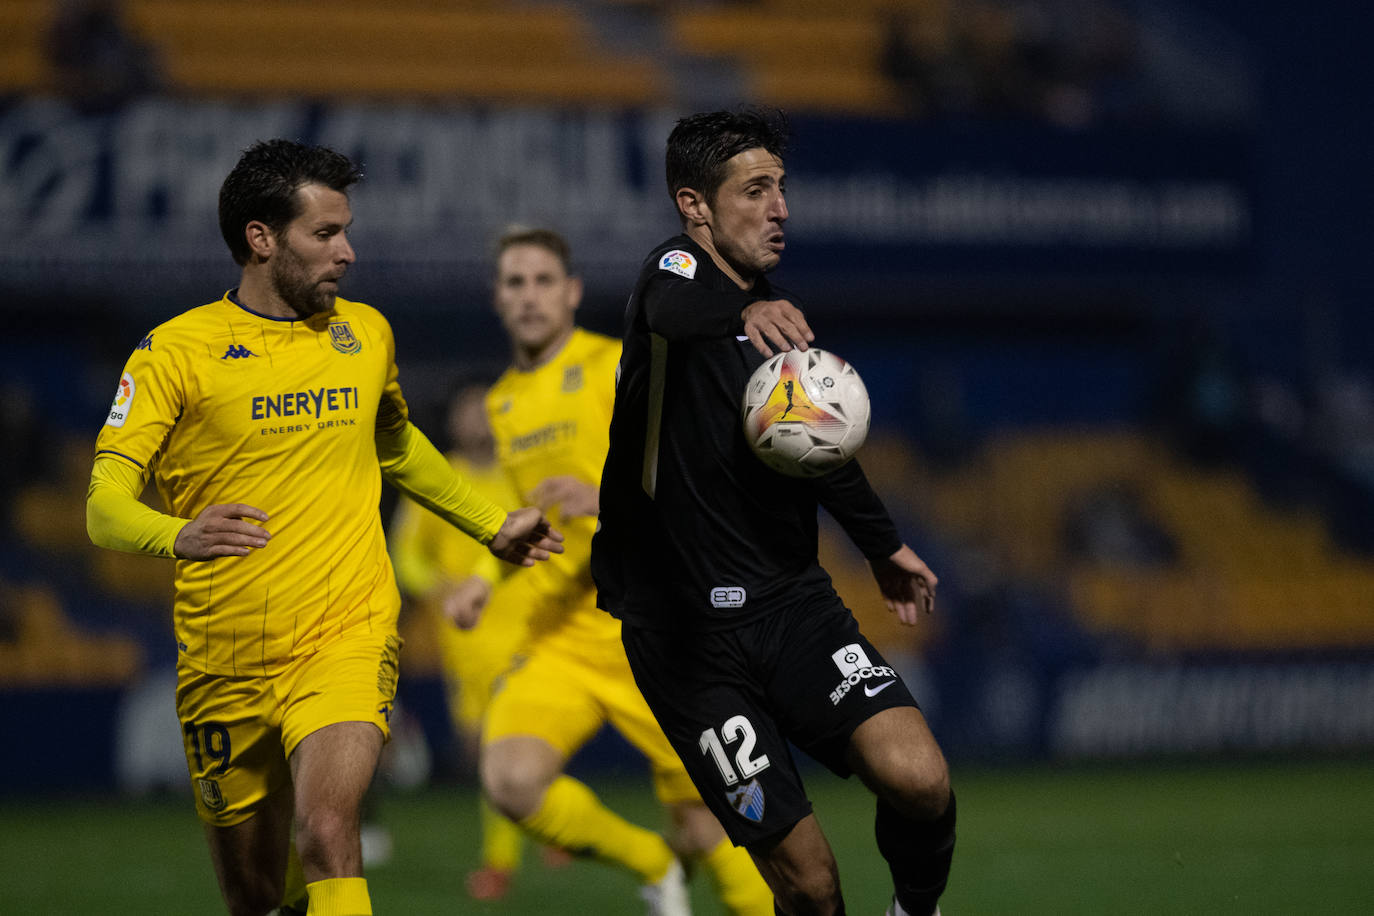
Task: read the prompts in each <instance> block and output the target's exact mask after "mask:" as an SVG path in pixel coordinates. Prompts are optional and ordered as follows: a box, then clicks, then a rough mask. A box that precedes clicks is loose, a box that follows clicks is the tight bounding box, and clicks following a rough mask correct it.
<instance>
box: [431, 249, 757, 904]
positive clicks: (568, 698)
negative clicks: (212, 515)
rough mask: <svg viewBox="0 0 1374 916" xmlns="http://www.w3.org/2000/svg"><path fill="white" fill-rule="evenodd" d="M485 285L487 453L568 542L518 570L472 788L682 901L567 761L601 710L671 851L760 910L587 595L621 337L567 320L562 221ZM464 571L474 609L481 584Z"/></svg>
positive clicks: (524, 823) (666, 867) (571, 280)
mask: <svg viewBox="0 0 1374 916" xmlns="http://www.w3.org/2000/svg"><path fill="white" fill-rule="evenodd" d="M495 287H496V288H495V305H496V310H497V313H498V314H499V316H500V318H501V322H502V324H503V325H504V327H505V329H506V332H507V334H508V335H509V337H510V340H511V344H512V351H513V363H514V364H513V365H512V366H511V367H510V368H509V369H508V370H507V371H506V372H505V374H504V375H502V376H501V378H500V379H499V380H498V381H497V383H496V384H495V385H494V386H493V387H492V390H491V391H490V393H489V394H488V395H487V406H488V413H489V416H490V419H491V426H492V432H493V435H494V437H495V440H496V453H497V458H498V460H499V461H500V462H501V465H502V466H503V467H504V468H505V469H506V471H507V472H508V473H509V474H510V477H511V480H512V482H513V483H514V486H515V490H516V493H517V494H518V495H519V496H520V497H521V499H522V500H529V501H532V502H534V503H536V504H537V505H540V506H542V507H544V508H545V510H546V511H547V512H549V514H550V517H551V519H553V520H554V522H555V524H557V525H558V526H559V529H560V530H561V531H563V532H564V535H565V537H566V541H565V544H564V546H565V548H566V550H565V552H564V553H563V555H562V556H560V557H558V558H555V560H554V561H551V562H550V563H544V564H541V565H540V566H539V567H538V568H537V569H530V570H520V571H518V572H517V573H516V574H515V578H521V579H526V580H529V581H530V583H531V585H532V587H533V590H534V591H535V592H537V593H538V595H539V601H538V603H537V605H536V606H535V608H534V610H533V612H532V613H531V614H530V617H529V626H530V641H529V644H528V645H527V647H526V648H525V651H524V653H523V655H524V657H525V658H524V662H523V664H521V665H520V666H519V667H517V668H515V669H514V670H512V671H511V672H510V673H508V674H507V675H506V676H505V677H504V678H503V679H502V685H501V688H500V690H499V691H498V692H497V693H496V695H495V696H494V697H493V699H492V704H491V707H490V709H489V710H488V711H487V718H486V723H485V726H484V729H483V747H482V759H481V776H482V786H483V789H484V790H485V792H486V794H487V796H488V798H489V799H490V800H491V802H492V804H493V805H495V807H496V808H497V810H499V811H501V812H503V813H505V814H506V815H507V816H509V817H510V818H511V819H512V820H514V821H515V822H516V823H518V824H519V825H520V826H521V827H523V828H524V829H525V830H526V831H527V832H529V833H530V834H531V835H532V836H534V837H536V838H537V839H539V840H540V841H542V842H544V843H548V844H550V845H553V846H558V847H561V848H563V849H567V850H569V851H571V852H574V853H575V854H579V855H583V856H587V857H591V858H595V859H598V860H600V861H604V862H608V863H611V864H615V865H619V866H622V867H624V868H627V869H629V870H630V871H632V872H634V873H635V874H636V875H637V876H638V877H639V879H640V881H641V882H642V891H641V893H642V896H643V897H644V898H645V900H646V901H647V903H648V906H649V912H650V913H662V914H679V913H686V912H688V903H687V899H686V891H685V887H684V884H683V870H682V866H681V864H680V863H679V862H678V859H677V855H676V854H675V852H674V848H673V847H671V846H670V845H669V843H668V842H666V841H665V840H664V839H663V838H662V837H660V836H659V835H658V834H656V833H653V832H651V831H649V830H645V829H644V828H642V827H639V826H636V825H634V824H631V823H629V822H628V821H626V820H625V819H624V818H622V817H620V816H619V815H617V814H615V813H614V812H612V811H610V810H609V809H607V808H606V807H605V806H604V805H602V804H601V802H600V800H599V799H598V798H597V797H596V795H595V794H593V793H592V791H591V790H590V789H589V788H588V787H587V786H586V785H584V784H583V783H581V782H578V781H577V780H575V779H573V778H571V777H570V776H567V775H566V774H565V773H564V772H563V770H564V767H565V765H566V764H567V762H568V759H569V758H570V757H571V756H572V755H573V754H574V753H575V752H576V751H577V750H578V749H579V748H580V747H582V745H583V744H585V743H586V742H587V741H588V740H589V739H590V738H592V737H593V736H594V735H595V734H596V732H597V731H598V730H599V729H600V728H601V726H602V725H603V724H604V723H606V722H609V723H610V724H611V725H612V726H613V727H615V728H616V730H617V731H619V732H620V733H621V734H622V735H623V736H624V737H625V738H626V739H627V740H628V741H629V742H630V743H631V744H632V745H634V746H635V747H636V748H638V749H639V750H640V751H641V752H643V753H644V755H645V756H646V757H647V758H648V760H649V764H650V767H651V769H652V772H653V779H654V787H655V792H656V794H657V796H658V798H659V800H660V801H661V802H662V803H663V804H664V805H665V806H666V807H667V808H668V809H669V811H670V812H671V815H672V819H673V824H674V844H673V846H675V847H676V850H677V851H678V852H679V853H681V854H683V855H686V856H689V857H691V858H694V859H697V860H699V861H700V862H701V863H702V864H704V865H705V866H706V868H707V870H708V871H710V873H711V874H712V876H713V878H714V879H715V881H716V884H717V886H718V888H719V890H720V893H721V898H722V900H723V901H724V902H725V904H726V906H727V908H728V909H729V910H730V911H731V912H733V913H741V914H751V916H754V914H757V916H768V914H772V912H773V898H772V895H771V894H770V893H769V892H768V889H767V886H766V885H765V884H764V882H763V880H762V878H761V877H760V876H759V874H758V871H757V869H755V867H754V865H753V863H752V862H751V861H750V859H749V858H748V856H747V855H746V854H745V853H744V851H743V850H740V849H736V848H735V847H733V846H732V845H731V844H730V842H729V841H728V840H726V839H725V834H724V832H723V830H722V829H721V827H720V824H719V823H718V822H717V821H716V819H715V817H714V816H713V815H711V814H710V813H709V812H708V811H707V809H706V808H705V806H704V805H703V804H702V802H701V798H700V796H698V795H697V793H696V790H695V789H693V787H692V785H691V781H690V780H689V779H688V778H687V774H686V771H685V769H684V768H683V766H682V762H681V761H680V760H679V759H678V757H677V755H676V754H675V753H674V752H673V751H672V748H671V746H670V745H669V744H668V742H667V739H666V738H665V737H664V735H663V732H662V731H661V730H660V729H659V727H658V725H657V724H656V723H655V721H654V719H653V716H652V714H651V713H650V712H649V708H648V706H647V705H646V704H645V702H644V700H643V698H642V697H641V696H640V694H639V690H638V688H637V687H636V686H635V682H634V678H633V677H632V675H631V674H630V669H629V665H628V663H627V662H626V660H625V653H624V650H623V648H622V647H621V645H620V624H619V622H618V621H617V620H615V619H614V618H612V617H610V616H609V615H608V614H606V613H605V612H603V611H601V610H599V609H598V608H597V606H596V590H595V587H594V585H593V583H592V579H591V573H590V567H589V565H588V564H589V560H590V556H591V537H592V532H593V531H594V529H595V527H596V514H597V499H598V488H599V483H600V479H601V467H602V464H603V462H604V461H605V457H606V449H607V444H608V427H609V422H610V417H611V410H612V407H613V405H614V401H615V376H616V364H617V362H618V361H619V359H620V343H619V341H616V340H614V339H612V338H609V337H605V336H602V335H600V334H594V333H591V332H588V331H586V330H583V329H581V328H578V327H576V326H575V324H574V312H575V310H576V308H577V306H578V304H579V302H580V300H581V293H582V287H581V282H580V280H579V279H578V278H577V277H576V276H574V275H572V274H571V273H570V270H569V253H568V246H567V243H566V242H565V241H564V240H563V239H562V237H561V236H559V235H558V234H557V233H554V232H550V231H547V230H539V229H532V230H514V231H512V232H511V233H508V234H507V235H506V236H504V237H503V238H502V239H501V241H500V243H499V245H498V258H497V269H496V277H495ZM467 584H470V586H471V589H470V599H471V600H470V608H469V610H470V611H475V610H476V609H478V608H480V606H481V604H482V601H483V599H484V596H485V595H486V593H487V588H488V586H487V585H486V584H485V583H484V582H482V581H480V580H476V581H472V582H470V583H467ZM457 603H458V602H455V605H456V604H457ZM459 616H460V617H461V616H462V615H461V612H460V613H459Z"/></svg>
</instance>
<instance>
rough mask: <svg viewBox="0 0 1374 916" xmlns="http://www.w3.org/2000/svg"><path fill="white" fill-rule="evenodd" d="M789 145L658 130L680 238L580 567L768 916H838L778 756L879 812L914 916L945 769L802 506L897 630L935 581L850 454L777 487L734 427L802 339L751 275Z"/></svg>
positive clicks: (780, 133)
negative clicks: (746, 403)
mask: <svg viewBox="0 0 1374 916" xmlns="http://www.w3.org/2000/svg"><path fill="white" fill-rule="evenodd" d="M786 139H787V132H786V123H785V120H784V119H783V117H782V115H781V114H780V113H775V114H767V113H763V112H758V111H752V110H745V111H739V112H724V111H721V112H710V113H703V114H697V115H693V116H691V117H688V118H684V119H682V120H681V121H679V122H678V123H677V125H676V127H675V128H674V129H673V131H672V134H671V135H670V136H669V138H668V147H667V156H666V159H667V178H668V188H669V192H670V193H671V195H672V197H673V200H674V202H675V203H676V205H677V209H678V213H679V216H680V218H681V221H682V224H683V227H684V233H683V234H682V235H678V236H676V237H674V238H672V239H669V240H668V241H666V242H664V243H663V244H662V245H659V246H658V247H657V248H656V249H655V250H654V251H653V253H652V254H651V255H650V256H649V257H648V259H647V260H646V261H645V263H644V267H643V269H642V271H641V272H640V275H639V280H638V283H637V284H636V286H635V290H634V293H633V295H632V297H631V299H630V303H629V306H628V308H627V312H626V318H625V335H624V353H623V356H622V359H621V377H620V381H619V387H618V389H617V392H616V403H615V412H614V416H613V419H612V421H611V444H610V452H609V454H608V456H607V459H606V468H605V473H604V475H603V477H602V483H601V515H600V522H601V527H600V530H599V531H598V533H597V535H596V537H595V539H594V541H593V546H592V573H593V576H594V577H595V579H596V584H597V588H598V591H599V603H600V604H601V606H602V607H603V608H605V609H606V610H608V611H610V612H611V613H612V614H614V615H615V616H617V617H619V618H621V620H622V621H623V629H622V639H623V641H624V644H625V651H626V654H627V655H628V657H629V660H630V665H631V668H632V669H633V671H634V675H635V679H636V682H637V683H638V685H639V687H640V690H641V691H642V692H643V694H644V696H645V699H647V700H648V702H649V705H650V707H651V708H652V709H653V711H654V714H655V716H657V718H658V720H659V723H660V724H661V725H662V726H663V729H664V732H665V733H666V734H667V735H668V738H669V739H670V740H671V741H672V743H673V746H674V747H675V748H676V749H677V752H678V754H679V755H681V757H682V759H683V761H684V762H685V763H686V765H687V769H688V772H689V773H690V774H691V776H692V779H693V780H694V781H695V782H696V784H697V788H698V789H699V790H700V792H701V795H702V798H703V799H705V801H706V804H707V805H709V806H710V807H711V808H712V810H714V811H715V813H716V816H717V817H718V818H719V819H720V822H721V823H722V824H723V825H724V826H725V828H726V831H727V832H728V833H729V835H730V838H731V839H732V840H733V841H734V842H735V843H737V844H738V845H742V846H744V847H746V848H747V849H748V850H749V852H750V854H751V855H752V856H753V857H754V860H755V861H756V862H757V863H758V866H759V871H760V872H761V873H762V874H763V876H764V878H765V880H767V882H768V884H769V886H770V887H771V888H772V889H773V893H774V895H775V898H776V901H777V908H778V911H779V912H780V913H784V914H788V916H803V914H806V916H810V914H837V913H843V912H844V901H843V898H842V896H841V893H840V886H839V873H838V869H837V866H836V863H835V858H834V854H833V853H832V852H831V849H830V846H829V843H828V842H827V841H826V838H825V836H824V834H823V833H822V832H821V829H820V826H819V825H818V823H817V821H816V818H815V815H814V814H813V813H812V809H811V803H810V801H809V800H808V799H807V797H806V792H805V789H804V787H803V785H802V781H801V778H800V776H799V774H798V771H797V767H796V763H795V761H794V759H793V757H792V754H791V752H790V750H789V747H788V742H789V741H791V742H792V743H794V744H795V745H796V746H797V747H799V748H801V749H802V750H804V751H805V752H806V753H807V754H809V755H810V756H812V757H814V758H815V759H817V760H819V761H820V762H821V763H823V764H825V765H826V766H827V767H829V768H830V769H831V770H833V771H834V772H836V773H838V774H840V775H842V776H846V777H847V776H849V775H850V774H852V773H857V774H858V775H859V778H860V779H861V780H862V781H863V783H864V784H865V785H866V786H867V787H868V788H869V789H870V790H871V791H872V792H873V793H874V794H875V795H876V796H877V817H876V834H877V843H878V849H879V851H880V852H881V854H882V855H883V857H884V858H885V859H886V860H887V862H888V864H889V867H890V869H891V872H892V878H893V882H894V890H895V893H894V898H893V901H892V906H891V908H890V909H889V913H891V914H895V916H900V914H903V913H906V914H911V916H927V914H930V913H938V912H939V910H938V906H937V901H938V899H939V896H940V894H941V892H942V891H943V890H944V887H945V884H946V881H947V880H948V876H949V868H950V862H951V860H952V857H953V852H954V821H955V805H954V795H953V793H952V792H951V791H950V785H949V770H948V768H947V766H946V764H945V760H944V756H943V754H942V753H941V751H940V748H939V745H937V744H936V742H935V739H934V737H933V736H932V735H931V733H930V729H929V728H928V727H927V725H926V722H925V718H924V717H923V716H922V714H921V711H920V710H919V709H918V708H917V705H916V702H915V700H914V699H913V698H912V696H911V693H910V692H909V691H908V689H907V687H906V685H905V684H904V683H903V682H902V680H901V678H900V677H899V676H898V675H897V674H896V672H895V671H894V670H893V669H892V667H891V666H890V665H888V664H887V663H886V662H885V661H884V660H883V658H882V656H881V655H880V653H878V651H877V650H876V649H874V647H873V645H872V644H871V643H870V642H869V641H868V640H867V639H865V638H864V636H863V635H862V634H861V633H860V632H859V628H858V625H857V624H856V623H855V620H854V617H853V615H852V614H850V612H849V610H848V609H847V608H845V606H844V604H843V603H842V602H841V600H840V598H839V597H838V596H837V595H836V594H835V591H834V589H833V588H832V587H831V584H830V579H829V576H827V575H826V573H825V571H824V570H823V569H822V568H821V567H820V565H819V563H818V562H817V521H816V508H817V506H818V505H820V506H824V507H825V508H826V510H827V511H828V512H829V513H830V514H831V515H832V516H833V517H834V518H835V519H836V520H837V521H838V522H839V523H840V525H841V526H842V527H843V528H844V530H845V531H846V533H847V534H848V535H849V537H850V538H851V539H852V540H853V541H854V543H855V544H856V545H857V546H858V547H859V549H860V550H862V552H863V554H864V555H865V556H866V557H867V558H868V560H869V563H870V564H871V566H872V569H873V575H874V578H875V579H876V581H877V584H878V588H879V589H880V591H881V592H882V595H883V597H884V599H885V601H886V603H887V606H888V608H889V610H891V611H893V612H894V613H896V614H897V615H898V617H899V619H900V620H901V621H902V622H903V623H905V624H908V625H912V624H915V623H916V622H917V619H918V617H919V615H920V613H921V612H922V611H924V612H926V613H929V612H930V611H931V610H932V608H933V606H934V599H935V586H936V577H935V575H934V573H932V572H931V571H930V569H929V568H928V567H927V566H926V564H925V563H924V562H922V561H921V559H920V558H919V557H918V556H917V555H916V554H915V553H914V552H913V551H912V550H911V548H910V547H908V546H906V545H905V544H903V543H902V540H901V537H900V536H899V535H898V533H897V529H896V527H895V525H894V524H893V522H892V520H891V518H890V517H889V515H888V513H887V511H886V510H885V509H884V507H883V505H882V502H881V501H880V500H879V498H878V496H877V495H876V494H875V493H874V492H873V489H872V487H871V486H870V485H869V483H868V481H867V479H866V478H865V476H864V474H863V471H862V470H861V469H860V467H859V465H858V463H857V462H854V461H851V462H849V463H848V464H846V465H844V466H842V467H841V468H838V469H837V470H834V471H832V472H830V473H829V474H826V475H825V476H823V477H819V478H814V479H807V480H802V479H794V478H790V477H784V476H782V475H779V474H777V473H775V472H773V471H771V470H769V469H768V468H767V467H766V466H765V465H764V464H763V463H762V462H761V461H759V460H758V458H757V457H755V456H754V455H753V454H752V452H751V450H750V447H749V445H748V443H747V442H746V440H745V438H744V435H743V432H742V430H741V424H740V400H741V397H742V395H743V392H744V389H745V383H746V381H747V380H748V379H749V376H750V375H751V373H752V372H753V371H754V369H755V368H757V367H758V366H759V365H760V364H761V363H762V361H763V359H764V358H765V357H767V356H770V355H772V347H778V348H779V349H783V350H790V349H792V348H793V347H794V346H795V347H796V348H797V349H800V350H805V349H806V348H807V343H808V342H809V341H811V340H813V339H814V335H813V334H812V332H811V329H810V327H809V325H808V324H807V321H806V319H805V317H804V316H803V314H802V312H801V311H800V310H799V309H798V308H797V307H796V306H795V305H794V304H793V303H792V302H790V301H789V300H788V298H787V297H786V296H785V294H783V293H781V292H780V291H778V290H775V289H773V287H772V286H771V285H770V284H769V281H768V278H767V277H766V273H767V272H768V271H770V270H772V269H773V268H774V267H775V266H776V265H777V264H778V261H779V260H780V258H781V255H782V251H783V247H784V245H783V224H784V222H785V221H786V219H787V216H788V212H787V204H786V200H785V198H784V174H785V173H784V169H783V162H782V156H783V152H784V148H785V144H786ZM770 343H771V346H770Z"/></svg>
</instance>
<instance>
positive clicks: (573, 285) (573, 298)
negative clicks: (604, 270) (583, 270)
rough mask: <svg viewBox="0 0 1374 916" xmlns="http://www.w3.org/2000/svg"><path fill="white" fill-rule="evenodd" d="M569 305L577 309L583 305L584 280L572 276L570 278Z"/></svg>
mask: <svg viewBox="0 0 1374 916" xmlns="http://www.w3.org/2000/svg"><path fill="white" fill-rule="evenodd" d="M568 304H569V305H570V306H571V307H572V308H574V309H576V308H577V307H578V306H579V305H581V304H582V278H581V277H577V276H572V277H569V278H568Z"/></svg>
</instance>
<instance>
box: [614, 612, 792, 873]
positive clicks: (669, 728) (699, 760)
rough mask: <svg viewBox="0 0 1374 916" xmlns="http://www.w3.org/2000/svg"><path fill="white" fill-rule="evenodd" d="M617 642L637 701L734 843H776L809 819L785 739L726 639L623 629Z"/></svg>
mask: <svg viewBox="0 0 1374 916" xmlns="http://www.w3.org/2000/svg"><path fill="white" fill-rule="evenodd" d="M623 638H624V643H625V650H626V655H627V657H628V659H629V663H630V667H631V669H632V670H633V672H634V676H635V682H636V684H637V685H638V687H639V689H640V692H641V694H642V695H643V697H644V699H645V700H646V701H647V703H648V705H649V707H650V708H651V709H652V710H653V713H654V716H655V718H656V719H657V721H658V723H659V725H660V727H661V728H662V731H663V733H664V735H666V736H667V738H668V741H669V743H670V744H671V745H672V747H673V749H674V750H675V751H676V752H677V754H678V757H679V758H680V759H681V761H682V763H683V765H684V767H685V768H686V770H687V773H688V775H689V776H690V777H691V780H692V782H693V783H694V784H695V785H696V788H697V790H698V792H699V793H700V795H701V800H702V802H704V803H705V805H706V806H707V807H708V808H709V809H711V812H712V813H713V814H715V816H716V818H717V820H719V821H720V824H721V826H722V827H724V828H725V832H726V833H727V834H728V835H729V836H730V839H731V840H732V841H733V842H734V843H735V844H736V845H740V846H752V845H753V844H755V843H758V842H763V841H767V840H773V839H776V838H777V837H779V836H781V835H783V834H785V833H787V832H788V831H790V830H791V829H792V827H793V826H794V825H795V824H796V823H797V822H798V821H800V820H801V819H802V818H804V817H806V816H807V815H808V814H810V813H811V803H810V802H809V801H808V800H807V798H806V792H805V789H804V787H803V786H802V782H801V776H800V774H799V773H798V772H797V767H796V762H795V760H794V759H793V757H792V753H791V750H790V748H789V747H788V742H787V738H786V736H785V735H784V734H782V732H781V731H780V730H779V729H778V728H777V725H776V723H775V722H774V720H773V716H772V713H771V711H770V710H769V709H768V708H767V706H766V705H764V704H763V703H762V702H761V700H762V697H763V692H762V690H761V689H759V687H758V685H756V684H755V683H754V682H753V678H752V674H751V672H750V670H749V665H748V664H747V660H746V659H744V658H743V657H741V656H740V655H739V653H738V646H737V644H736V643H735V640H734V635H733V634H679V633H662V632H655V631H650V630H641V629H637V628H631V627H626V628H625V629H624V631H623Z"/></svg>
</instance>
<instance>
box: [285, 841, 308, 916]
mask: <svg viewBox="0 0 1374 916" xmlns="http://www.w3.org/2000/svg"><path fill="white" fill-rule="evenodd" d="M281 905H282V906H287V907H293V908H294V909H297V910H300V911H301V912H302V913H303V912H305V908H306V900H305V870H304V869H303V868H302V867H301V854H300V853H298V852H296V838H295V837H292V838H291V846H290V847H289V848H288V849H287V853H286V890H285V891H284V892H283V893H282V897H281Z"/></svg>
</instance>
